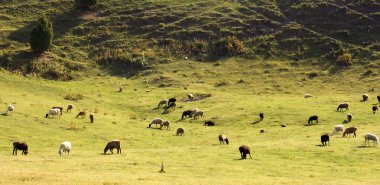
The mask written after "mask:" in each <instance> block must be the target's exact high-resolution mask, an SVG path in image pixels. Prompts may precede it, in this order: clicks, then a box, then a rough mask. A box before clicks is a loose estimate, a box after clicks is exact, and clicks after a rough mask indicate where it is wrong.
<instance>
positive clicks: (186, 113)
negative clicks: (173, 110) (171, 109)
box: [182, 110, 193, 119]
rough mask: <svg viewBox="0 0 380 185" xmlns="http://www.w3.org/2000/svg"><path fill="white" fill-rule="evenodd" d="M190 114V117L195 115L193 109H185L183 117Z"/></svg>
mask: <svg viewBox="0 0 380 185" xmlns="http://www.w3.org/2000/svg"><path fill="white" fill-rule="evenodd" d="M186 116H188V117H189V118H191V117H193V111H192V110H185V111H183V113H182V119H183V118H186Z"/></svg>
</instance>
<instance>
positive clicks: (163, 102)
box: [157, 99, 168, 108]
mask: <svg viewBox="0 0 380 185" xmlns="http://www.w3.org/2000/svg"><path fill="white" fill-rule="evenodd" d="M167 103H168V99H162V100H161V101H160V102H159V103H158V106H157V108H159V107H160V106H161V105H166V104H167Z"/></svg>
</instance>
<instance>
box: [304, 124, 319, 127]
mask: <svg viewBox="0 0 380 185" xmlns="http://www.w3.org/2000/svg"><path fill="white" fill-rule="evenodd" d="M313 125H317V124H306V125H303V126H305V127H310V126H313Z"/></svg>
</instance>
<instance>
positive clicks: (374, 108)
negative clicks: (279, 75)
mask: <svg viewBox="0 0 380 185" xmlns="http://www.w3.org/2000/svg"><path fill="white" fill-rule="evenodd" d="M377 109H378V108H377V106H376V105H374V106H373V107H372V111H373V113H374V114H375V113H376V112H377Z"/></svg>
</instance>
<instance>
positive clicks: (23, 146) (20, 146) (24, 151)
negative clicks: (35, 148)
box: [12, 141, 28, 155]
mask: <svg viewBox="0 0 380 185" xmlns="http://www.w3.org/2000/svg"><path fill="white" fill-rule="evenodd" d="M17 150H22V155H28V145H27V144H26V143H24V142H18V141H15V142H13V154H12V155H17Z"/></svg>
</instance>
